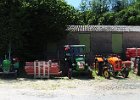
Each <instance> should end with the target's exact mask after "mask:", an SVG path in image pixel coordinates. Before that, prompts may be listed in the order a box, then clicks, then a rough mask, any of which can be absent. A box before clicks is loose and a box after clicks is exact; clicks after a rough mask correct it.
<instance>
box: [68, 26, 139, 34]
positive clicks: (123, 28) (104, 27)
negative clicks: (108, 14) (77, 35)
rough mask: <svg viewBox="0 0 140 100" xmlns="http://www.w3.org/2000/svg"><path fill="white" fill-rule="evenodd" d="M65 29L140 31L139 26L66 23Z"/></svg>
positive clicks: (79, 30)
mask: <svg viewBox="0 0 140 100" xmlns="http://www.w3.org/2000/svg"><path fill="white" fill-rule="evenodd" d="M67 30H68V31H72V32H101V31H104V32H140V26H118V25H68V26H67Z"/></svg>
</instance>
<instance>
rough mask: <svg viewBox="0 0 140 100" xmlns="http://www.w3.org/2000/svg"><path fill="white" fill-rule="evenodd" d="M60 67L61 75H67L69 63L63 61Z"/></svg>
mask: <svg viewBox="0 0 140 100" xmlns="http://www.w3.org/2000/svg"><path fill="white" fill-rule="evenodd" d="M61 68H62V75H63V76H67V73H68V71H69V63H68V62H64V63H63V65H62V67H61Z"/></svg>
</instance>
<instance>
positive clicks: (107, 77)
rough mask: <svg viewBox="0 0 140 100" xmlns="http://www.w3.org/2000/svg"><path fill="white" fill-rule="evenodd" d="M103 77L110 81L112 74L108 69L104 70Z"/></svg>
mask: <svg viewBox="0 0 140 100" xmlns="http://www.w3.org/2000/svg"><path fill="white" fill-rule="evenodd" d="M103 75H104V77H105V78H106V79H110V72H109V71H108V70H107V69H104V70H103Z"/></svg>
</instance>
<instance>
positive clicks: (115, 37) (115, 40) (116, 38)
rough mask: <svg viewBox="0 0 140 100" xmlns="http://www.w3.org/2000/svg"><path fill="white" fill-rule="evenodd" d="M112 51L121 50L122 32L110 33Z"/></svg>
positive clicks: (119, 51)
mask: <svg viewBox="0 0 140 100" xmlns="http://www.w3.org/2000/svg"><path fill="white" fill-rule="evenodd" d="M112 51H113V53H121V52H122V34H121V33H116V34H112Z"/></svg>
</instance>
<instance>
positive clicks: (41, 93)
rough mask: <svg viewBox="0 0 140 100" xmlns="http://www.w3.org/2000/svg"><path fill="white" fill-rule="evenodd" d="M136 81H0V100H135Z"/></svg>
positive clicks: (139, 82)
mask: <svg viewBox="0 0 140 100" xmlns="http://www.w3.org/2000/svg"><path fill="white" fill-rule="evenodd" d="M139 95H140V77H138V76H136V75H135V74H132V73H131V75H130V76H129V78H126V79H123V78H121V77H118V78H111V79H110V80H107V79H104V78H103V77H95V79H87V78H83V77H81V78H77V79H76V78H74V79H71V80H69V79H68V78H67V77H63V78H56V79H45V80H41V79H25V78H18V79H0V100H19V99H20V100H50V99H51V100H59V99H60V100H79V99H80V100H123V99H126V98H127V100H138V97H139Z"/></svg>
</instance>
